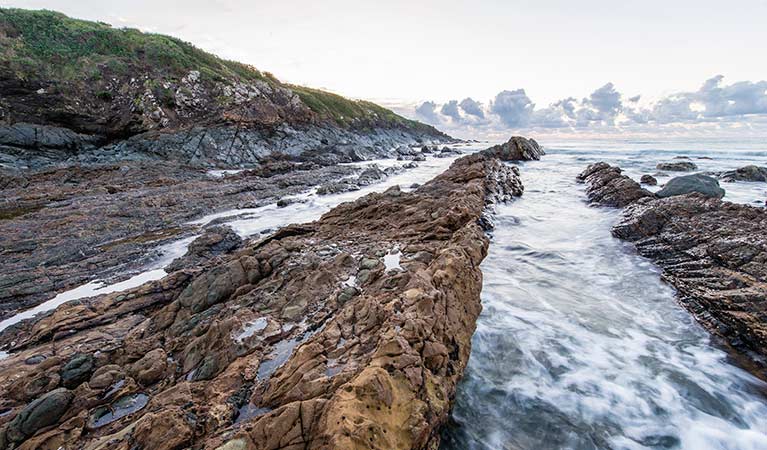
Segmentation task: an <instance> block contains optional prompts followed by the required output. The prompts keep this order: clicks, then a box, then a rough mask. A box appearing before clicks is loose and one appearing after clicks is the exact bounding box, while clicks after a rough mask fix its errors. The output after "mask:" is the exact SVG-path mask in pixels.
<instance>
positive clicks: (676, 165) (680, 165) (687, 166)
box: [655, 161, 698, 172]
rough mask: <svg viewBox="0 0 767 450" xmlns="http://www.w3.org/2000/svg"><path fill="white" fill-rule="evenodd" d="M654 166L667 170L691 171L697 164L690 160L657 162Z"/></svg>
mask: <svg viewBox="0 0 767 450" xmlns="http://www.w3.org/2000/svg"><path fill="white" fill-rule="evenodd" d="M655 168H656V169H658V170H668V171H669V172H692V171H693V170H696V169H697V168H698V166H697V165H695V163H693V162H690V161H674V162H666V163H658V165H656V166H655Z"/></svg>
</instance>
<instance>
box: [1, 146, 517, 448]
mask: <svg viewBox="0 0 767 450" xmlns="http://www.w3.org/2000/svg"><path fill="white" fill-rule="evenodd" d="M518 173H519V172H518V170H517V169H516V168H512V167H509V166H505V165H503V164H501V163H500V162H499V161H498V160H496V159H493V158H489V157H486V156H484V155H472V156H467V157H464V158H461V159H459V160H457V161H456V162H455V163H454V164H453V165H452V166H451V168H450V169H449V170H447V171H446V172H445V173H443V174H442V175H440V176H438V177H436V178H435V179H434V180H432V181H430V182H428V183H426V184H424V185H423V186H421V187H419V188H418V189H417V190H416V191H414V192H411V193H405V192H402V191H400V190H399V189H398V188H397V187H394V188H391V189H389V190H387V191H385V192H383V193H380V194H370V195H367V196H365V197H362V198H360V199H358V200H356V201H354V202H350V203H345V204H342V205H340V206H338V207H336V208H334V209H333V210H331V211H330V212H328V213H327V214H325V215H324V216H323V217H322V218H321V219H320V220H318V221H316V222H313V223H308V224H303V225H290V226H287V227H284V228H282V229H280V230H278V231H277V232H275V233H274V234H272V235H270V236H268V237H266V238H264V239H261V240H258V241H251V242H248V243H246V244H245V245H244V246H243V247H242V248H241V249H239V250H236V251H235V253H233V254H232V255H229V256H226V255H223V256H221V255H219V256H217V257H215V258H213V259H211V260H207V261H206V262H203V263H201V265H199V266H196V267H192V268H186V269H183V270H180V271H177V272H174V273H172V274H170V275H169V276H167V277H165V278H164V279H162V280H159V281H155V282H150V283H147V284H145V285H143V286H140V287H138V288H135V289H132V290H130V291H126V292H121V293H114V294H108V295H102V296H100V297H95V298H92V299H85V300H81V301H77V302H72V303H67V304H64V305H62V306H60V307H59V308H58V309H57V310H55V311H54V312H53V313H51V314H49V315H47V316H46V317H43V318H37V319H33V320H30V321H27V322H24V323H21V324H20V325H19V326H17V327H16V329H15V330H6V332H4V333H3V334H0V345H1V346H2V348H4V349H5V350H8V351H10V352H11V355H10V356H9V357H8V358H6V359H3V360H0V390H2V392H3V393H4V395H3V396H2V398H0V410H2V411H8V412H7V413H4V414H3V415H2V417H0V443H2V444H4V446H8V445H10V443H20V444H21V447H20V448H25V449H32V448H35V449H48V448H53V449H55V448H59V447H64V448H110V449H123V450H128V449H133V448H147V449H148V448H151V449H180V448H187V447H189V446H193V447H194V448H206V449H277V448H280V449H293V448H295V449H298V448H302V449H314V448H386V449H388V448H413V449H416V448H418V449H420V448H426V447H427V446H434V445H436V443H437V442H436V441H437V440H438V434H437V432H436V430H437V428H438V427H439V426H440V424H442V423H443V422H444V421H445V420H446V418H447V415H448V412H449V409H450V406H451V402H452V400H453V396H454V393H455V389H456V383H457V382H458V380H459V379H460V377H461V374H462V372H463V370H464V367H465V366H466V363H467V360H468V357H469V350H470V345H471V336H472V333H473V331H474V328H475V321H476V319H477V316H478V314H479V312H480V310H481V304H480V295H479V294H480V289H481V284H482V275H481V272H480V269H479V265H480V263H481V262H482V260H483V258H484V257H485V255H486V252H487V247H488V238H487V237H486V235H485V231H484V230H483V227H482V225H481V224H482V223H484V221H483V220H482V218H483V214H484V212H485V211H486V209H487V207H488V206H492V204H493V203H496V202H501V201H505V200H508V199H510V198H512V197H513V196H518V195H520V194H521V193H522V185H521V182H520V180H519V177H518ZM62 385H64V386H67V387H66V388H63V387H60V386H62ZM429 448H432V447H429Z"/></svg>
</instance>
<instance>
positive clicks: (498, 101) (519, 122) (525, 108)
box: [490, 89, 535, 127]
mask: <svg viewBox="0 0 767 450" xmlns="http://www.w3.org/2000/svg"><path fill="white" fill-rule="evenodd" d="M534 109H535V104H534V103H533V102H532V100H530V97H528V96H527V93H525V90H524V89H517V90H514V91H502V92H499V93H498V94H497V95H496V96H495V99H494V100H493V101H492V102H491V103H490V111H491V112H492V113H493V114H495V115H497V116H498V117H500V119H501V122H503V123H504V124H506V125H507V126H509V127H522V126H526V125H527V124H528V123H529V121H530V116H531V115H532V113H533V110H534Z"/></svg>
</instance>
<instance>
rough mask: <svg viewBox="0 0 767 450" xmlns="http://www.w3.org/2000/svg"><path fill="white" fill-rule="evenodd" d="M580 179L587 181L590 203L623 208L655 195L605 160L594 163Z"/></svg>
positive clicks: (583, 181) (579, 176) (582, 173)
mask: <svg viewBox="0 0 767 450" xmlns="http://www.w3.org/2000/svg"><path fill="white" fill-rule="evenodd" d="M578 181H580V182H581V183H586V184H587V188H586V194H587V196H588V200H589V203H595V204H598V205H603V206H613V207H618V208H622V207H624V206H626V205H628V204H630V203H632V202H634V201H636V200H637V199H640V198H644V197H654V195H653V194H652V192H650V191H648V190H646V189H642V187H641V186H640V185H639V183H637V182H636V181H634V180H632V179H631V178H629V177H627V176H626V175H621V169H620V168H618V167H614V166H611V165H609V164H607V163H605V162H599V163H596V164H592V165H590V166H588V167H587V168H586V170H584V171H583V172H581V174H580V175H578Z"/></svg>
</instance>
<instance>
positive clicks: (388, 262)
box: [384, 250, 402, 272]
mask: <svg viewBox="0 0 767 450" xmlns="http://www.w3.org/2000/svg"><path fill="white" fill-rule="evenodd" d="M401 259H402V252H401V251H399V250H397V252H396V253H389V254H388V255H386V256H384V265H385V266H386V269H385V270H386V271H387V272H388V271H390V270H394V269H397V270H402V266H400V264H399V263H400V260H401Z"/></svg>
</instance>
